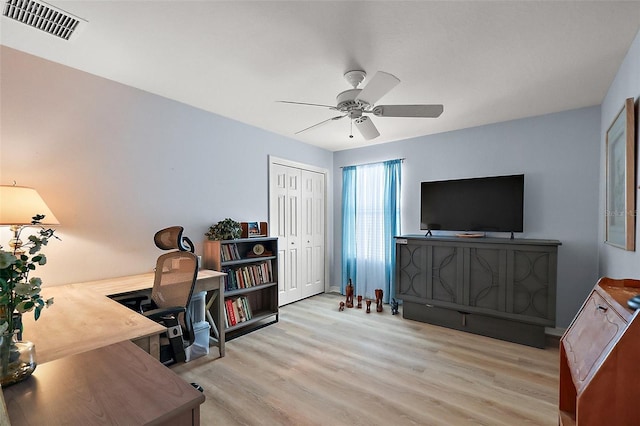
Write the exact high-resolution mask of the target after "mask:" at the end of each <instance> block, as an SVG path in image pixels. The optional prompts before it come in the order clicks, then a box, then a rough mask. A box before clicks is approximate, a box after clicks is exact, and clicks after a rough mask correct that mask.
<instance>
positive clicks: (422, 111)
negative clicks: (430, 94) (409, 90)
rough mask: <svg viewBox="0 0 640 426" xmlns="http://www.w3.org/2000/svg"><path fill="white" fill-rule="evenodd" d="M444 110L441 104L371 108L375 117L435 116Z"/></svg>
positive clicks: (438, 115)
mask: <svg viewBox="0 0 640 426" xmlns="http://www.w3.org/2000/svg"><path fill="white" fill-rule="evenodd" d="M442 111H444V106H442V105H378V106H376V107H375V108H373V115H375V116H377V117H419V118H420V117H422V118H437V117H440V114H442Z"/></svg>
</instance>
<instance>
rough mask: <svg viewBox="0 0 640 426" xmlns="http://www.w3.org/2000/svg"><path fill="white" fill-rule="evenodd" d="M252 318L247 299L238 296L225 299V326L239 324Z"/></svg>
mask: <svg viewBox="0 0 640 426" xmlns="http://www.w3.org/2000/svg"><path fill="white" fill-rule="evenodd" d="M251 318H253V314H252V312H251V306H250V304H249V299H248V298H247V297H246V296H239V297H235V298H229V299H226V300H225V321H226V324H227V327H231V326H234V325H236V324H240V323H242V322H245V321H248V320H250V319H251Z"/></svg>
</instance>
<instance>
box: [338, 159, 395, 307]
mask: <svg viewBox="0 0 640 426" xmlns="http://www.w3.org/2000/svg"><path fill="white" fill-rule="evenodd" d="M401 163H402V161H401V160H391V161H385V162H383V163H375V164H367V165H362V166H349V167H345V168H344V169H343V188H342V230H343V235H342V283H341V284H342V289H343V293H344V287H345V286H346V284H347V282H348V280H349V279H351V281H352V283H353V285H354V287H355V294H356V295H362V296H363V297H365V298H369V299H375V293H374V290H375V289H379V288H380V289H382V290H383V292H384V299H383V300H384V301H385V302H388V301H389V300H390V297H389V296H390V295H393V293H394V292H395V288H394V286H393V266H394V263H395V241H394V238H393V237H394V236H395V235H398V234H399V233H400V167H401Z"/></svg>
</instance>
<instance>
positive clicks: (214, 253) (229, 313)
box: [203, 237, 278, 340]
mask: <svg viewBox="0 0 640 426" xmlns="http://www.w3.org/2000/svg"><path fill="white" fill-rule="evenodd" d="M277 253H278V239H277V238H273V237H252V238H239V239H235V240H223V241H211V240H206V241H205V242H204V256H203V266H204V267H205V268H207V269H213V270H216V271H220V272H224V273H226V274H227V275H226V276H225V277H224V278H223V279H222V282H223V285H224V287H225V291H224V299H225V320H226V324H225V330H226V333H225V336H226V338H225V339H226V340H230V339H232V338H234V337H237V336H239V335H241V334H245V333H248V332H250V331H253V330H255V329H257V328H261V327H263V326H265V325H268V324H271V323H273V322H277V321H278V285H277V284H278V258H277V255H274V254H277ZM211 309H212V310H213V309H215V306H212V308H211ZM211 314H212V315H214V314H216V312H211Z"/></svg>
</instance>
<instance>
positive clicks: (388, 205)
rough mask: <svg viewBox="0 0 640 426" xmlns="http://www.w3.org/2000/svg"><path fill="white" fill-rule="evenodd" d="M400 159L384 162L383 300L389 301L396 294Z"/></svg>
mask: <svg viewBox="0 0 640 426" xmlns="http://www.w3.org/2000/svg"><path fill="white" fill-rule="evenodd" d="M401 164H402V160H391V161H386V162H385V163H384V238H385V247H384V249H385V268H384V271H385V280H386V283H387V285H388V288H387V289H386V290H385V294H386V295H388V297H385V298H384V299H385V302H389V300H391V298H393V296H394V295H395V294H396V283H395V274H394V270H395V264H396V243H395V239H394V237H395V236H398V235H400V168H401Z"/></svg>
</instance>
